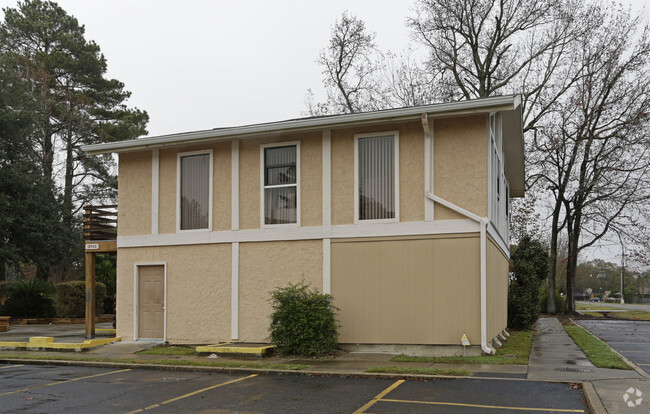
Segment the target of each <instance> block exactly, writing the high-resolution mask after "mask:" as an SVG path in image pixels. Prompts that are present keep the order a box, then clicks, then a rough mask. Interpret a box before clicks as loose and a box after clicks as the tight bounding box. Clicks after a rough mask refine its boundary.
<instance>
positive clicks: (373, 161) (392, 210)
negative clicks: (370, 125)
mask: <svg viewBox="0 0 650 414" xmlns="http://www.w3.org/2000/svg"><path fill="white" fill-rule="evenodd" d="M355 144H356V145H355V164H356V165H355V179H356V180H355V181H356V186H355V187H356V188H355V210H356V213H355V219H356V220H393V221H396V220H397V218H398V217H399V213H398V202H397V200H399V197H398V184H397V183H398V179H397V177H398V174H397V172H398V170H399V168H398V159H399V157H398V148H399V143H398V134H397V133H396V132H395V133H387V134H381V135H378V134H375V135H374V136H373V135H367V134H363V135H358V136H356V137H355Z"/></svg>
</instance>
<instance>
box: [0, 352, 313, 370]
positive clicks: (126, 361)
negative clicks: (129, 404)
mask: <svg viewBox="0 0 650 414" xmlns="http://www.w3.org/2000/svg"><path fill="white" fill-rule="evenodd" d="M0 359H32V360H38V361H84V362H112V363H117V364H140V365H144V364H151V365H184V366H191V367H216V368H253V369H280V370H286V371H298V370H301V369H306V368H309V367H308V366H307V365H301V364H274V363H266V364H265V363H261V362H226V361H223V362H222V361H186V360H183V359H128V358H94V357H88V358H87V357H73V356H58V355H28V354H4V355H3V354H0Z"/></svg>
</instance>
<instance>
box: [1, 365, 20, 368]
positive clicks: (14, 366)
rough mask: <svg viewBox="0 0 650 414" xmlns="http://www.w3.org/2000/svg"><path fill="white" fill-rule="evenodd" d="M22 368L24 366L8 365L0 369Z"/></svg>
mask: <svg viewBox="0 0 650 414" xmlns="http://www.w3.org/2000/svg"><path fill="white" fill-rule="evenodd" d="M18 367H22V365H6V366H4V367H0V369H5V368H18Z"/></svg>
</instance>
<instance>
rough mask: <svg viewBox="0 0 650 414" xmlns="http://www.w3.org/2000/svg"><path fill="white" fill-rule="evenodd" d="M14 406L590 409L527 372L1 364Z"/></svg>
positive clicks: (0, 395) (563, 387) (2, 402)
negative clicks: (439, 374) (375, 373)
mask: <svg viewBox="0 0 650 414" xmlns="http://www.w3.org/2000/svg"><path fill="white" fill-rule="evenodd" d="M0 407H2V411H3V412H7V413H17V412H20V413H42V412H47V413H87V412H102V413H134V412H143V411H153V412H200V413H208V412H210V413H229V412H256V413H280V412H281V413H307V412H309V413H364V412H373V413H395V412H409V413H448V412H463V413H465V412H489V413H513V412H530V411H534V412H557V411H558V410H561V411H563V412H574V413H581V412H586V411H587V407H586V406H585V404H584V401H583V395H582V392H581V390H580V389H579V388H576V387H572V386H570V385H569V384H564V383H549V382H538V381H523V380H496V379H468V378H449V379H446V378H445V379H442V378H431V379H429V380H420V381H404V380H396V379H376V378H375V379H371V378H344V377H327V376H298V375H277V374H271V375H257V374H248V373H239V374H236V373H218V372H170V371H159V370H135V369H133V370H132V369H108V368H89V367H55V366H39V365H32V366H21V365H0Z"/></svg>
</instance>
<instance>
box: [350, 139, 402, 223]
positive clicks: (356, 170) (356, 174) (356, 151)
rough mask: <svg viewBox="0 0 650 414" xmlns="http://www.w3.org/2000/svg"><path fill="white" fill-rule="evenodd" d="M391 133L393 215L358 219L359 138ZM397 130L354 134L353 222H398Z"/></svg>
mask: <svg viewBox="0 0 650 414" xmlns="http://www.w3.org/2000/svg"><path fill="white" fill-rule="evenodd" d="M387 135H392V136H393V137H394V139H393V145H394V147H395V148H394V156H395V171H394V180H395V194H394V196H395V200H394V202H395V217H394V218H388V219H378V220H361V219H359V138H372V137H384V136H387ZM399 218H400V217H399V131H384V132H371V133H365V134H354V224H361V223H363V224H373V223H399Z"/></svg>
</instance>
